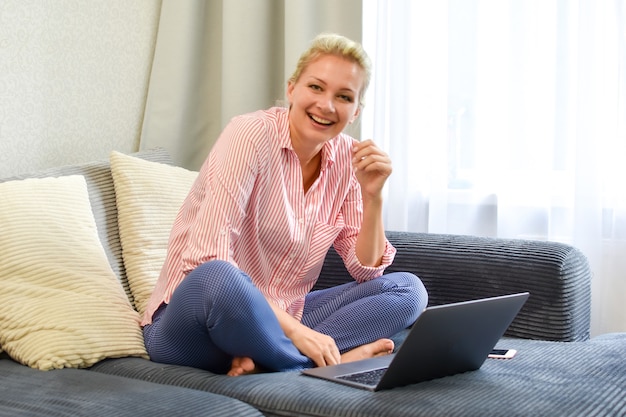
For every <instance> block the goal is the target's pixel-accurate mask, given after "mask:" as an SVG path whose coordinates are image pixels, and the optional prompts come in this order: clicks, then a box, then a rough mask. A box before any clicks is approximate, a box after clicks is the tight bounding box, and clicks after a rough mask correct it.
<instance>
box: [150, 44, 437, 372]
mask: <svg viewBox="0 0 626 417" xmlns="http://www.w3.org/2000/svg"><path fill="white" fill-rule="evenodd" d="M370 73H371V70H370V63H369V59H368V57H367V55H366V54H365V52H364V51H363V49H362V47H361V46H360V45H359V44H358V43H355V42H353V41H351V40H349V39H347V38H345V37H342V36H339V35H320V36H318V37H317V38H316V39H315V40H314V41H313V43H312V45H311V47H310V48H309V49H308V50H307V51H306V52H305V53H304V54H303V55H302V56H301V58H300V60H299V62H298V64H297V67H296V70H295V72H294V74H293V76H292V77H291V78H290V79H289V81H288V84H287V98H288V100H289V103H290V105H289V108H288V109H285V108H270V109H268V110H264V111H258V112H255V113H251V114H246V115H242V116H239V117H236V118H234V119H233V120H232V121H231V122H230V123H229V124H228V125H227V126H226V128H225V129H224V131H223V132H222V134H221V135H220V137H219V139H218V141H217V142H216V144H215V145H214V147H213V149H212V151H211V153H210V155H209V157H208V158H207V160H206V161H205V163H204V165H203V166H202V168H201V170H200V173H199V175H198V179H197V180H196V182H195V183H194V185H193V186H192V189H191V191H190V193H189V195H188V196H187V198H186V199H185V201H184V203H183V206H182V208H181V209H180V211H179V213H178V216H177V218H176V221H175V223H174V225H173V228H172V232H171V235H170V240H169V246H168V254H167V259H166V261H165V264H164V266H163V269H162V271H161V276H160V278H159V280H158V282H157V285H156V287H155V290H154V292H153V294H152V297H151V299H150V302H149V304H148V307H147V311H146V314H145V316H144V320H143V325H144V335H145V340H146V347H147V349H148V353H149V354H150V357H151V358H152V360H154V361H157V362H164V363H174V364H179V365H187V366H193V367H197V368H202V369H207V370H210V371H212V372H215V373H228V374H229V375H233V376H236V375H241V374H245V373H250V372H253V371H256V370H258V369H265V370H271V371H283V370H294V369H303V368H307V367H312V366H326V365H332V364H337V363H340V362H349V361H353V360H358V359H364V358H368V357H373V356H377V355H384V354H388V353H390V352H391V351H392V350H393V348H394V346H393V341H391V340H390V339H388V337H390V336H391V335H393V334H395V333H396V332H398V331H399V330H401V329H403V328H405V327H407V326H409V325H410V324H411V323H413V322H414V321H415V319H416V318H417V316H418V315H419V314H420V312H421V311H422V310H423V309H424V308H425V306H426V303H427V294H426V290H425V289H424V286H423V285H422V283H421V281H420V280H419V279H418V278H417V277H415V276H414V275H412V274H409V273H393V274H387V275H382V274H383V271H384V269H385V268H386V267H387V266H389V265H390V264H391V262H392V260H393V257H394V255H395V249H394V248H393V247H392V246H391V244H390V243H389V242H388V241H387V239H386V237H385V234H384V227H383V222H382V204H383V201H382V189H383V186H384V184H385V181H386V180H387V177H388V176H389V175H390V174H391V171H392V168H391V161H390V160H389V158H388V156H387V155H386V154H385V153H384V152H382V151H381V150H380V149H379V148H378V147H377V146H376V144H374V142H372V141H371V140H367V141H364V142H357V141H356V140H354V139H353V138H351V137H349V136H348V135H346V134H344V133H342V132H343V130H344V128H345V127H346V126H347V125H348V124H349V123H352V122H353V121H354V120H355V119H356V118H357V117H358V115H359V112H360V110H361V107H362V104H363V102H362V101H363V96H364V94H365V90H366V89H367V86H368V83H369V78H370ZM331 245H334V247H335V249H336V250H337V252H338V253H339V254H340V255H341V257H342V258H343V260H344V263H345V264H346V268H347V269H348V271H349V272H350V274H351V275H352V277H353V278H354V280H355V281H354V282H352V283H349V284H345V285H341V286H337V287H335V288H330V289H326V290H322V291H313V292H310V293H309V291H310V290H311V288H312V287H313V285H314V284H315V282H316V280H317V278H318V275H319V272H320V270H321V267H322V264H323V260H324V257H325V255H326V252H327V250H328V249H329V248H330V246H331Z"/></svg>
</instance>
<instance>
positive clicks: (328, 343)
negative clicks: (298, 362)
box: [286, 323, 341, 366]
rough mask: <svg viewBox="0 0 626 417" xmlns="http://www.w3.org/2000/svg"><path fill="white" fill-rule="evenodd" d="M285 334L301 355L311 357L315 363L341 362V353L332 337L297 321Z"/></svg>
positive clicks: (321, 364) (319, 364)
mask: <svg viewBox="0 0 626 417" xmlns="http://www.w3.org/2000/svg"><path fill="white" fill-rule="evenodd" d="M286 335H287V337H289V338H290V339H291V341H292V342H293V344H294V345H295V346H296V347H297V348H298V350H299V351H300V352H301V353H302V354H303V355H305V356H307V357H309V358H311V360H312V361H313V362H314V363H315V365H317V366H328V365H336V364H338V363H341V353H339V348H337V344H336V343H335V340H334V339H333V338H332V337H330V336H328V335H325V334H323V333H320V332H317V331H315V330H313V329H311V328H309V327H307V326H305V325H304V324H302V323H298V325H297V326H294V328H293V329H291V331H290V332H289V333H286Z"/></svg>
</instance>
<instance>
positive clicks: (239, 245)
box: [143, 107, 396, 325]
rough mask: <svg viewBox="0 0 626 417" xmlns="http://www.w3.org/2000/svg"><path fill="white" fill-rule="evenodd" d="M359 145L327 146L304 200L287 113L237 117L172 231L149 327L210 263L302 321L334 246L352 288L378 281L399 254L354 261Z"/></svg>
mask: <svg viewBox="0 0 626 417" xmlns="http://www.w3.org/2000/svg"><path fill="white" fill-rule="evenodd" d="M353 141H354V139H353V138H351V137H350V136H348V135H345V134H341V135H339V136H337V137H335V138H334V139H332V140H330V141H328V142H327V143H326V144H325V145H324V147H323V149H322V162H321V170H320V174H319V177H318V178H317V180H316V181H315V182H314V184H313V185H312V186H311V188H310V189H309V190H308V191H307V193H306V194H305V193H304V189H303V185H302V171H301V167H300V162H299V160H298V157H297V156H296V154H295V152H294V150H293V148H292V146H291V139H290V135H289V120H288V110H287V109H284V108H278V107H275V108H271V109H268V110H264V111H258V112H255V113H250V114H246V115H242V116H238V117H236V118H234V119H233V120H232V121H231V122H230V123H229V124H228V125H227V126H226V128H225V129H224V131H223V132H222V134H221V136H220V137H219V139H218V141H217V142H216V144H215V145H214V147H213V149H212V151H211V153H210V155H209V157H208V158H207V160H206V161H205V163H204V165H203V166H202V168H201V170H200V172H199V175H198V178H197V180H196V181H195V183H194V184H193V186H192V188H191V191H190V192H189V195H188V196H187V198H186V199H185V201H184V203H183V205H182V207H181V209H180V211H179V213H178V216H177V218H176V220H175V222H174V225H173V228H172V232H171V235H170V240H169V247H168V253H167V258H166V261H165V264H164V266H163V269H162V270H161V275H160V277H159V280H158V282H157V284H156V287H155V289H154V292H153V294H152V297H151V298H150V301H149V303H148V306H147V310H146V313H145V315H144V319H143V324H144V325H145V324H148V323H150V322H151V320H152V315H153V314H154V312H155V311H156V309H157V308H158V307H159V306H160V305H161V303H163V302H165V303H168V302H169V300H170V297H171V295H172V293H173V292H174V290H175V289H176V287H177V286H178V285H179V284H180V282H181V281H182V280H183V279H184V278H185V276H186V275H187V274H188V273H189V272H190V271H192V270H193V269H195V268H196V267H197V266H198V265H200V264H202V263H204V262H207V261H210V260H213V259H222V260H226V261H229V262H231V263H232V264H234V265H236V266H237V267H239V268H240V269H241V270H242V271H244V272H245V273H247V274H248V275H249V276H250V278H251V279H252V281H253V282H254V284H255V285H256V286H257V287H258V288H259V289H260V290H261V292H262V293H263V294H264V296H265V297H266V299H268V300H270V301H272V302H274V303H275V304H276V305H278V306H279V307H280V308H282V309H283V310H285V311H287V312H288V313H289V314H291V315H292V316H294V317H296V318H297V319H301V318H302V310H303V308H304V297H305V296H306V294H307V293H308V292H309V291H310V289H311V288H312V287H313V285H314V284H315V282H316V281H317V278H318V276H319V273H320V270H321V268H322V265H323V262H324V258H325V255H326V252H327V251H328V249H329V248H330V246H331V245H333V244H334V246H335V249H336V250H337V252H338V253H339V254H340V255H341V257H342V258H343V260H344V263H345V264H346V267H347V269H348V271H349V272H350V274H351V275H352V277H353V278H354V279H355V280H356V281H358V282H363V281H367V280H370V279H372V278H375V277H377V276H380V275H381V274H382V273H383V271H384V269H385V268H386V267H387V266H389V265H390V264H391V262H392V261H393V258H394V256H395V253H396V251H395V248H394V247H393V246H391V244H390V243H389V242H387V244H386V248H385V253H384V255H383V260H382V264H381V265H380V266H378V267H367V266H363V265H362V264H361V263H360V262H359V260H358V259H357V257H356V254H355V245H356V239H357V235H358V233H359V228H360V225H361V221H362V218H363V202H362V199H361V188H360V186H359V183H358V181H357V180H356V176H355V175H354V172H353V170H352V164H351V155H352V154H351V148H352V145H353Z"/></svg>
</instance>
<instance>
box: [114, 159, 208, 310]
mask: <svg viewBox="0 0 626 417" xmlns="http://www.w3.org/2000/svg"><path fill="white" fill-rule="evenodd" d="M110 162H111V173H112V175H113V183H114V184H115V195H116V197H115V198H116V200H117V210H118V222H119V229H120V240H121V242H122V256H123V258H124V265H125V266H126V276H127V277H128V284H129V286H130V290H131V292H132V294H133V298H134V299H135V308H137V311H139V313H141V314H142V315H143V313H144V311H145V309H146V304H147V302H148V299H149V298H150V295H151V294H152V290H153V289H154V286H155V284H156V281H157V279H158V278H159V274H160V272H161V267H162V266H163V263H164V262H165V256H166V254H167V242H168V239H169V235H170V230H171V228H172V225H173V224H174V220H175V219H176V215H177V214H178V210H179V209H180V207H181V205H182V203H183V200H184V199H185V197H186V196H187V194H188V192H189V190H190V189H191V185H192V184H193V182H194V180H195V179H196V177H197V175H198V173H197V172H193V171H188V170H186V169H184V168H180V167H175V166H171V165H166V164H161V163H158V162H151V161H146V160H143V159H140V158H136V157H133V156H128V155H125V154H122V153H120V152H116V151H114V152H112V153H111V156H110Z"/></svg>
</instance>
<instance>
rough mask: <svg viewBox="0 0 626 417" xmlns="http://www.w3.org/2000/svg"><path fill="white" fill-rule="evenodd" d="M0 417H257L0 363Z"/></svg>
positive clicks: (169, 390) (189, 395)
mask: <svg viewBox="0 0 626 417" xmlns="http://www.w3.org/2000/svg"><path fill="white" fill-rule="evenodd" d="M0 390H1V391H0V392H2V394H0V415H2V416H25V417H26V416H28V417H36V416H41V417H44V416H45V417H50V416H75V417H81V416H84V417H93V416H101V417H105V416H112V417H113V416H114V417H125V416H128V417H137V416H150V417H157V416H163V417H171V416H237V417H238V416H244V417H245V416H250V417H258V416H261V413H260V412H258V411H257V410H255V409H254V408H252V407H250V406H249V405H247V404H244V403H242V402H240V401H237V400H234V399H232V398H227V397H223V396H220V395H216V394H211V393H208V392H202V391H196V390H190V389H185V388H180V387H172V386H167V385H161V384H155V383H152V382H145V381H137V380H133V379H129V378H123V377H117V376H113V375H104V374H101V373H96V372H90V371H87V370H84V369H60V370H54V371H49V372H43V371H39V370H35V369H32V368H29V367H26V366H23V365H20V364H18V363H16V362H14V361H12V360H10V359H0Z"/></svg>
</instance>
